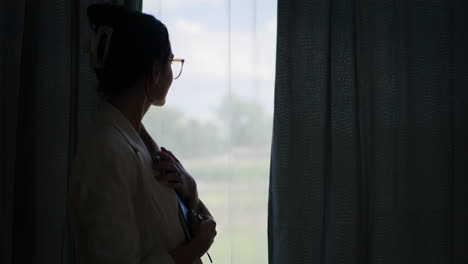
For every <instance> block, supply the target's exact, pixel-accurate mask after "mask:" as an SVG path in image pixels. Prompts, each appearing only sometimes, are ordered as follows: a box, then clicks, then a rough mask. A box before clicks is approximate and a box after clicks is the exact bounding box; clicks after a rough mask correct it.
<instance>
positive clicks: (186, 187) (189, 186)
mask: <svg viewBox="0 0 468 264" xmlns="http://www.w3.org/2000/svg"><path fill="white" fill-rule="evenodd" d="M161 150H162V151H158V152H156V155H157V156H159V157H160V160H161V161H159V162H154V163H153V169H155V170H158V171H160V172H161V173H159V175H156V179H157V180H159V181H162V182H165V184H166V186H168V187H169V188H172V189H174V190H175V191H177V193H178V194H179V195H180V196H181V197H182V199H184V201H185V202H186V203H187V206H188V207H189V209H195V210H197V209H198V203H199V201H198V190H197V183H196V182H195V180H194V179H193V177H192V176H191V175H190V174H189V173H188V172H187V171H186V170H185V168H184V166H183V165H182V163H181V162H180V161H179V160H178V159H177V158H176V157H175V156H174V154H172V152H170V151H168V150H167V149H165V148H161Z"/></svg>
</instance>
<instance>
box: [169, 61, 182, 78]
mask: <svg viewBox="0 0 468 264" xmlns="http://www.w3.org/2000/svg"><path fill="white" fill-rule="evenodd" d="M169 61H170V62H171V68H172V75H173V76H174V80H175V79H177V78H179V76H180V75H181V74H182V69H183V68H184V62H185V60H184V59H169Z"/></svg>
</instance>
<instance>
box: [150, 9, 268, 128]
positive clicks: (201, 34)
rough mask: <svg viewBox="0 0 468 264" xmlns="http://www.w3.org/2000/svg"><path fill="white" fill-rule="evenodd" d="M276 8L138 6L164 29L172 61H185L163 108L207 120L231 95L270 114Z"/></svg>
mask: <svg viewBox="0 0 468 264" xmlns="http://www.w3.org/2000/svg"><path fill="white" fill-rule="evenodd" d="M276 8H277V7H276V1H274V0H256V1H255V0H235V1H234V0H231V1H228V0H146V1H145V0H144V1H143V12H145V13H149V14H152V15H154V16H155V17H156V18H158V19H160V20H161V21H162V22H163V23H164V24H165V25H166V26H167V28H168V30H169V35H170V39H171V44H172V49H173V53H174V55H175V57H176V58H183V59H185V60H186V62H185V65H184V70H183V73H182V75H181V77H180V78H179V79H177V80H174V82H173V84H172V87H171V90H170V91H169V94H168V97H167V102H166V106H165V107H170V108H177V109H180V110H182V111H183V112H184V113H186V115H189V116H190V117H191V118H196V119H199V120H210V119H213V118H214V111H215V109H216V108H217V107H218V106H219V102H220V100H221V98H222V97H223V96H225V95H227V94H236V95H239V96H241V97H245V98H249V99H254V100H256V101H258V102H259V103H260V104H262V105H263V106H264V107H265V110H266V111H267V112H268V113H272V112H273V94H274V75H275V55H276V13H277V12H276ZM229 29H230V30H229Z"/></svg>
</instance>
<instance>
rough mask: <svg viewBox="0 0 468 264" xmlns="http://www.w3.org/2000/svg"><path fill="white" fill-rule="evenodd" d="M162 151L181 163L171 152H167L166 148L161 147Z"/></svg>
mask: <svg viewBox="0 0 468 264" xmlns="http://www.w3.org/2000/svg"><path fill="white" fill-rule="evenodd" d="M161 150H162V151H163V152H165V153H167V154H169V155H170V156H171V157H172V158H173V159H174V160H175V161H177V162H180V161H179V160H178V159H177V158H176V156H174V154H172V152H171V151H169V150H167V149H166V148H164V147H161Z"/></svg>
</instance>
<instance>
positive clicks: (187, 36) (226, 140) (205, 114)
mask: <svg viewBox="0 0 468 264" xmlns="http://www.w3.org/2000/svg"><path fill="white" fill-rule="evenodd" d="M143 11H144V12H147V13H150V14H153V15H154V16H155V17H157V18H158V19H160V20H161V21H162V22H163V23H165V24H166V26H167V28H168V30H169V35H170V39H171V43H172V49H173V53H174V55H175V57H176V58H182V59H185V64H184V68H183V72H182V75H181V76H180V78H179V79H177V80H174V82H173V84H172V87H171V90H170V91H169V94H168V97H167V103H166V105H165V106H164V107H163V108H155V107H153V108H152V109H150V111H149V113H148V114H147V116H146V117H145V120H144V123H145V126H146V127H147V128H148V130H149V132H150V133H151V134H152V135H153V137H154V138H155V140H156V141H157V142H158V144H159V145H161V146H164V147H166V148H167V149H170V150H172V151H173V152H174V154H175V155H176V156H179V157H180V158H181V161H182V162H183V163H184V165H185V167H186V168H187V169H188V171H189V172H191V173H192V175H193V176H194V177H195V178H196V179H197V181H198V186H199V193H200V197H201V199H202V200H203V201H204V202H205V204H207V206H208V208H209V209H210V210H211V212H212V213H213V215H214V217H215V219H216V221H217V223H218V235H217V237H216V240H215V243H214V245H213V246H212V248H211V249H210V251H209V252H210V255H211V257H212V258H213V261H214V262H215V263H242V264H248V263H255V264H257V263H267V226H266V223H267V197H268V178H269V176H268V175H269V172H268V171H269V158H270V146H271V129H272V113H273V90H274V69H275V46H276V1H273V0H242V1H228V0H185V1H183V0H177V1H175V0H160V1H149V0H148V1H143ZM203 261H204V262H205V263H206V262H209V261H208V259H207V258H206V256H205V257H204V258H203Z"/></svg>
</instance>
